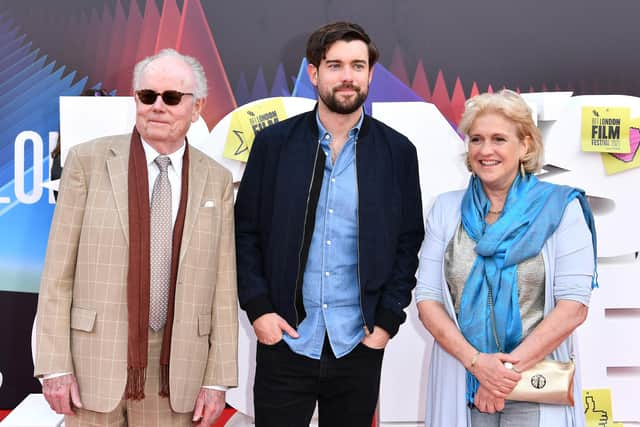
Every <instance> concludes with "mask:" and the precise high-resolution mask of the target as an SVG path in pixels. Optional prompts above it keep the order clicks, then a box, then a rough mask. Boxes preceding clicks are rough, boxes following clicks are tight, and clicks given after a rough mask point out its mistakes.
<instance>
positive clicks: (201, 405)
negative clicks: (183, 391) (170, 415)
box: [193, 387, 226, 427]
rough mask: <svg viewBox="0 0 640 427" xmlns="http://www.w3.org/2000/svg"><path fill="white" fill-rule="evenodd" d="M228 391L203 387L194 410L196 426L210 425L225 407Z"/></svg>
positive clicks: (205, 426) (204, 426)
mask: <svg viewBox="0 0 640 427" xmlns="http://www.w3.org/2000/svg"><path fill="white" fill-rule="evenodd" d="M225 394H226V392H224V391H221V390H213V389H209V388H204V387H202V388H201V389H200V392H199V393H198V397H197V398H196V407H195V409H194V410H193V422H194V423H196V424H195V425H194V427H210V426H211V424H213V423H214V422H216V420H217V419H218V417H219V416H220V414H222V410H223V409H224V404H225V403H224V402H225Z"/></svg>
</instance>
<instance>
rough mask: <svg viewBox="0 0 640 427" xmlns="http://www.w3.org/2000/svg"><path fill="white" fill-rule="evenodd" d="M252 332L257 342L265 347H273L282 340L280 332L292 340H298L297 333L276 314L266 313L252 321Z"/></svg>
mask: <svg viewBox="0 0 640 427" xmlns="http://www.w3.org/2000/svg"><path fill="white" fill-rule="evenodd" d="M253 330H254V331H255V333H256V337H257V338H258V341H260V342H261V343H262V344H266V345H274V344H276V343H278V342H280V340H282V332H286V333H287V334H288V335H289V336H290V337H292V338H298V333H297V332H296V330H295V329H293V328H292V327H291V325H289V324H288V323H287V321H286V320H284V319H283V318H282V317H280V316H279V315H277V314H276V313H266V314H263V315H262V316H260V317H258V318H257V319H256V320H254V321H253Z"/></svg>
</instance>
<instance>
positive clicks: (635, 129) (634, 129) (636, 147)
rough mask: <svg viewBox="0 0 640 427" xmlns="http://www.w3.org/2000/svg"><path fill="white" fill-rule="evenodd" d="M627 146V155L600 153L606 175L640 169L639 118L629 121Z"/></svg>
mask: <svg viewBox="0 0 640 427" xmlns="http://www.w3.org/2000/svg"><path fill="white" fill-rule="evenodd" d="M629 126H630V127H629V146H630V152H629V153H627V154H615V153H613V154H612V153H602V154H601V156H602V164H603V165H604V170H605V172H606V173H607V175H612V174H614V173H619V172H623V171H626V170H629V169H634V168H637V167H640V154H638V151H640V117H636V118H633V119H631V121H630V124H629Z"/></svg>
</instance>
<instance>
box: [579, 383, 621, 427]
mask: <svg viewBox="0 0 640 427" xmlns="http://www.w3.org/2000/svg"><path fill="white" fill-rule="evenodd" d="M582 398H583V404H584V416H585V420H586V423H587V427H612V426H614V425H615V424H616V423H614V422H613V411H612V410H611V390H610V389H608V388H597V389H590V390H582Z"/></svg>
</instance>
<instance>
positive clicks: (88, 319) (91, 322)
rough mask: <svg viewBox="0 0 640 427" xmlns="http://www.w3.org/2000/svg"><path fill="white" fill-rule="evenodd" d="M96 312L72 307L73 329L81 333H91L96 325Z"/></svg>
mask: <svg viewBox="0 0 640 427" xmlns="http://www.w3.org/2000/svg"><path fill="white" fill-rule="evenodd" d="M97 315H98V313H97V312H96V311H95V310H89V309H87V308H81V307H71V329H77V330H79V331H84V332H91V331H93V327H94V326H95V324H96V316H97Z"/></svg>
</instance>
